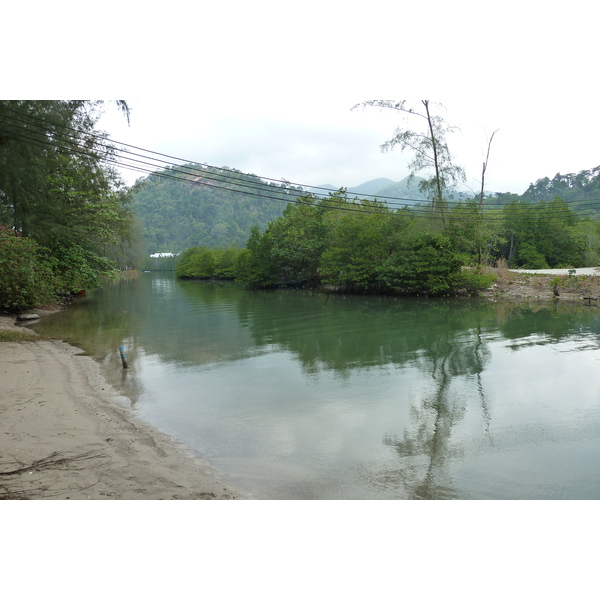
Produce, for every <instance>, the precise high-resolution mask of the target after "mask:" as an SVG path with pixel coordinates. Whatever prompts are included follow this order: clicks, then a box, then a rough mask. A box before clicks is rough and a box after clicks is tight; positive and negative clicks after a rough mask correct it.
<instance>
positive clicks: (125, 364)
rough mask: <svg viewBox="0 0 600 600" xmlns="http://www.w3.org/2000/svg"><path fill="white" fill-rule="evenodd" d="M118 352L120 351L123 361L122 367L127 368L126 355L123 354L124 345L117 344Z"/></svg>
mask: <svg viewBox="0 0 600 600" xmlns="http://www.w3.org/2000/svg"><path fill="white" fill-rule="evenodd" d="M119 352H120V353H121V362H122V363H123V368H124V369H126V368H127V356H126V355H125V346H119Z"/></svg>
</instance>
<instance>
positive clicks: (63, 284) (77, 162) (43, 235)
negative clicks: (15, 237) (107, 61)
mask: <svg viewBox="0 0 600 600" xmlns="http://www.w3.org/2000/svg"><path fill="white" fill-rule="evenodd" d="M117 104H118V105H119V107H120V108H121V109H122V110H124V112H125V113H126V114H128V108H127V105H126V104H125V103H124V102H123V101H119V102H117ZM102 106H103V103H102V102H101V101H83V100H70V101H66V100H65V101H61V100H57V101H0V223H5V224H6V225H8V226H9V227H10V228H12V229H14V230H15V231H17V232H19V234H20V235H21V236H23V237H26V238H31V240H34V241H35V242H37V244H38V246H39V250H38V254H39V255H40V256H43V257H44V260H45V261H46V265H49V266H50V268H51V269H52V270H53V273H54V275H55V278H56V281H55V283H56V286H57V290H59V291H60V290H62V291H65V292H71V291H77V290H80V289H93V288H94V287H97V286H98V285H99V283H98V281H99V280H98V277H99V276H100V275H110V274H111V273H113V272H114V268H115V264H114V263H113V262H111V261H109V260H108V259H107V255H108V254H110V255H111V256H112V257H113V258H115V259H121V258H122V256H123V255H124V250H125V247H126V245H127V244H131V242H132V239H133V238H132V236H131V231H132V223H133V215H132V213H131V211H130V210H129V209H128V206H127V205H128V202H129V196H128V191H127V190H126V189H125V188H124V186H123V183H122V181H121V180H120V178H119V176H118V175H117V173H116V171H115V170H114V169H112V168H109V167H107V166H106V164H107V163H106V160H107V159H108V160H110V158H111V156H113V153H114V148H113V147H112V146H111V145H110V144H109V143H108V141H107V139H106V134H104V133H102V132H99V131H97V130H96V129H95V126H96V123H97V121H98V119H99V117H100V114H101V108H102ZM32 301H33V300H32ZM15 302H17V298H15ZM18 302H21V300H18Z"/></svg>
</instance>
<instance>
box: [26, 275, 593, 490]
mask: <svg viewBox="0 0 600 600" xmlns="http://www.w3.org/2000/svg"><path fill="white" fill-rule="evenodd" d="M34 328H35V329H36V330H37V331H39V332H40V333H45V334H47V335H53V336H56V337H60V338H62V339H65V340H67V341H69V342H71V343H73V344H75V345H77V346H79V347H81V348H83V349H84V350H85V351H86V352H87V353H89V354H90V355H92V356H93V357H94V358H95V359H96V360H97V361H98V362H100V364H101V366H102V368H103V370H104V372H105V374H106V376H107V378H108V379H109V381H110V382H111V383H112V384H113V385H115V386H116V387H117V388H118V389H119V390H120V391H121V392H122V393H123V394H125V395H126V396H127V397H129V398H130V399H131V407H132V410H133V411H135V412H136V413H137V414H138V415H139V416H140V417H142V418H143V419H145V420H146V421H148V422H150V423H151V424H153V425H154V426H156V427H158V428H159V429H161V430H163V431H165V432H167V433H169V434H170V435H172V436H173V437H174V438H175V439H177V440H179V441H180V442H182V443H184V444H186V445H187V446H189V447H190V448H192V449H193V450H194V451H196V452H197V453H199V454H200V455H202V456H203V457H205V458H207V459H208V460H209V461H210V463H211V464H212V465H213V466H214V467H216V468H217V469H219V470H221V471H222V472H224V473H225V474H226V476H227V478H228V479H229V481H230V482H231V483H232V485H235V486H238V487H240V488H242V489H244V490H247V491H249V492H250V493H251V494H253V495H254V496H255V497H256V498H270V499H438V500H441V499H465V500H466V499H597V498H600V471H599V470H598V468H597V465H598V464H599V461H600V378H599V368H600V343H599V340H600V337H599V336H600V312H599V309H598V308H596V307H594V306H591V307H589V306H583V305H582V306H574V305H571V304H569V305H564V304H561V303H547V304H540V305H535V304H529V305H528V304H514V303H513V304H499V303H494V302H491V301H489V300H481V299H460V300H456V299H452V300H450V299H424V298H391V297H373V296H346V295H333V294H323V293H316V292H308V291H302V290H272V291H252V290H246V289H243V288H241V287H239V286H236V285H234V284H227V283H215V282H194V281H179V280H176V279H175V278H173V277H172V276H170V275H168V274H165V273H145V274H143V275H142V276H140V277H139V278H137V279H134V280H129V281H119V282H114V283H111V284H107V285H106V286H105V288H104V289H102V290H99V291H97V292H93V293H89V294H88V296H87V297H85V298H82V299H78V300H76V301H75V302H74V304H73V306H72V307H71V308H69V309H68V310H67V311H63V312H61V313H56V314H54V315H50V316H48V317H45V318H44V319H42V320H41V321H40V322H39V323H38V324H37V325H35V326H34ZM119 346H124V347H125V349H126V352H127V358H128V363H129V368H128V369H123V368H122V365H121V358H120V355H119Z"/></svg>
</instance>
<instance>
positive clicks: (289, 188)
mask: <svg viewBox="0 0 600 600" xmlns="http://www.w3.org/2000/svg"><path fill="white" fill-rule="evenodd" d="M4 108H5V109H8V110H10V111H11V112H13V113H14V114H16V115H17V117H13V118H14V119H15V120H17V121H20V122H21V123H24V124H26V125H34V126H46V127H47V126H48V125H52V126H53V127H60V128H61V129H62V130H64V129H69V130H70V131H73V132H75V133H76V134H84V135H85V136H86V138H92V139H94V140H95V143H96V144H97V146H98V147H99V148H102V149H104V156H100V158H101V160H103V161H104V162H106V163H109V164H111V165H115V166H117V167H120V168H125V169H129V170H133V171H136V172H140V173H148V174H149V175H153V176H158V177H163V178H164V177H166V178H170V179H176V180H179V181H182V182H185V183H188V184H191V185H204V186H207V187H211V188H215V189H221V190H225V191H228V192H235V193H240V194H244V195H250V196H255V197H260V198H264V199H272V200H277V201H284V202H291V203H296V204H311V205H312V204H313V203H312V202H309V201H302V200H301V198H303V197H306V193H305V190H304V189H303V187H310V188H313V189H321V190H326V188H319V187H317V186H303V185H302V184H293V183H291V182H288V181H285V180H278V179H272V178H267V177H258V176H256V175H249V174H246V173H242V172H240V171H235V170H232V169H229V168H226V167H215V166H212V165H207V164H200V163H195V164H199V165H200V167H201V168H197V167H194V166H193V164H194V163H190V161H187V162H186V161H185V159H182V158H178V157H175V156H171V155H168V154H163V153H160V152H155V151H152V150H147V149H144V148H140V147H138V146H134V145H131V144H126V143H123V142H118V141H116V140H112V139H111V138H108V137H106V136H100V135H96V134H89V133H88V132H85V131H82V130H78V129H76V128H73V127H70V126H62V125H60V126H59V125H58V124H56V123H53V122H51V121H48V120H46V119H41V118H39V117H35V116H33V115H24V114H23V113H20V112H19V111H16V110H14V109H11V108H8V107H4ZM36 122H37V123H41V124H42V125H38V124H36ZM11 125H12V127H16V128H17V129H18V130H21V131H26V132H27V133H38V132H32V131H31V129H30V128H28V127H25V126H22V125H17V124H15V123H12V124H11ZM12 133H13V135H15V134H16V136H17V138H20V139H21V141H24V140H28V141H29V143H33V144H36V145H38V146H51V147H54V148H56V149H58V150H59V151H63V152H76V153H79V154H83V155H88V156H90V155H91V154H90V149H89V148H87V149H86V150H81V149H80V144H81V140H80V139H77V138H75V135H73V134H68V135H69V136H70V137H66V138H65V137H63V136H61V134H56V133H54V132H52V135H51V140H46V141H42V140H40V139H36V138H33V137H31V136H28V135H26V134H23V133H19V132H12ZM42 135H43V134H42ZM71 138H75V139H71ZM58 141H60V142H61V143H62V144H75V145H76V146H77V148H78V149H77V150H76V149H75V148H73V147H72V146H71V145H67V146H64V145H62V146H61V145H60V144H58V143H57V142H58ZM107 141H110V142H112V143H114V144H119V145H121V146H125V147H127V148H133V149H135V150H140V151H141V152H144V153H146V154H139V153H137V152H132V151H131V150H126V149H119V148H116V147H115V146H112V145H110V144H107V143H106V142H107ZM119 153H120V154H119ZM101 154H102V153H101ZM123 154H125V156H123ZM147 154H150V155H155V156H161V157H163V158H170V159H173V160H177V161H180V162H184V163H185V164H177V163H173V162H170V161H163V162H162V164H161V163H159V164H155V163H158V162H159V161H158V159H155V158H153V157H152V156H147ZM113 155H114V156H115V158H112V156H113ZM131 156H133V157H139V158H144V159H147V160H140V159H139V158H131ZM148 160H149V161H154V162H147V161H148ZM125 161H129V162H125ZM165 162H166V164H168V165H171V166H172V167H175V168H174V169H171V168H169V167H167V168H165ZM156 169H161V171H156ZM167 171H170V173H167ZM181 175H183V176H181ZM188 176H189V177H192V178H195V179H189V177H188ZM240 176H244V177H256V178H257V179H258V180H259V181H257V182H255V183H251V182H248V181H247V180H240ZM207 180H208V181H207ZM263 180H264V181H271V182H276V183H278V184H279V187H277V186H273V185H272V184H267V183H264V181H263ZM210 181H214V182H216V183H209V182H210ZM217 184H222V185H217ZM223 184H224V185H225V186H229V187H224V185H223ZM231 186H235V187H239V188H247V189H249V190H257V191H263V190H268V191H269V192H272V191H273V188H274V187H275V188H277V189H278V191H282V190H284V191H285V194H286V197H284V198H281V197H277V196H271V195H268V194H265V193H256V192H252V191H246V189H234V188H232V187H231ZM293 186H298V187H299V188H300V189H298V188H295V187H293ZM327 191H328V192H329V191H330V190H327ZM313 196H314V194H313ZM361 198H362V199H364V200H367V201H369V200H368V198H373V199H374V200H376V201H377V202H379V203H381V204H382V205H383V206H385V207H386V208H388V209H391V210H394V207H397V210H400V209H404V208H409V209H411V210H410V212H411V214H415V215H417V216H418V215H427V216H428V217H430V218H431V217H433V218H452V214H447V215H436V214H435V213H433V212H432V211H431V208H430V207H426V206H423V205H419V204H415V202H416V201H415V200H412V199H407V198H405V199H402V198H393V197H386V196H376V195H373V194H363V195H362V196H361ZM321 200H322V202H324V201H326V203H327V204H324V205H323V206H324V207H326V208H339V209H343V210H350V211H353V212H365V213H377V214H380V213H381V211H380V210H377V211H373V210H368V209H367V208H366V207H365V205H360V204H357V203H356V202H350V203H349V202H348V201H346V200H342V199H336V198H334V197H332V196H331V195H330V196H329V197H324V196H322V197H321ZM388 200H390V201H391V200H393V201H392V202H390V201H388ZM397 200H404V201H405V202H409V203H410V204H402V203H400V202H397ZM575 203H581V201H575V202H573V204H575ZM567 204H568V203H567ZM332 205H333V206H332ZM336 205H337V206H336ZM459 206H464V205H462V204H459ZM495 206H497V207H499V208H503V207H504V206H506V204H502V203H490V202H489V201H488V202H487V203H485V205H484V208H485V211H484V212H483V213H482V214H481V215H480V214H475V215H468V214H466V215H465V214H463V215H462V216H461V218H462V219H469V218H473V219H475V220H485V221H488V222H490V221H492V220H501V219H503V218H504V217H502V216H494V215H490V214H486V212H487V210H493V207H495ZM449 208H452V205H451V204H450V205H449ZM587 209H588V211H589V214H593V213H594V212H595V208H594V206H593V205H588V206H587ZM548 210H549V211H551V210H552V209H548ZM583 214H584V212H583V211H582V210H581V209H580V210H579V215H583Z"/></svg>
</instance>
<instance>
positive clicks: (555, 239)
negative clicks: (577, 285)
mask: <svg viewBox="0 0 600 600" xmlns="http://www.w3.org/2000/svg"><path fill="white" fill-rule="evenodd" d="M503 216H504V220H505V224H504V227H505V236H504V237H505V240H506V242H505V245H504V248H503V249H502V251H503V253H504V255H505V256H506V258H507V260H508V262H509V264H510V265H511V266H513V267H522V268H528V269H545V268H561V267H562V268H567V267H573V266H581V265H582V264H583V262H584V259H585V254H586V251H587V247H588V241H587V240H586V236H585V233H584V231H582V230H581V229H580V227H579V218H578V217H577V215H576V213H575V212H574V211H572V210H571V209H570V208H569V207H568V206H567V204H566V202H565V201H564V200H563V199H562V198H558V197H557V198H554V199H553V200H551V201H550V202H544V201H541V202H539V203H537V204H523V203H520V202H514V201H513V202H511V203H510V204H508V205H507V206H505V207H504V209H503Z"/></svg>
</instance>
